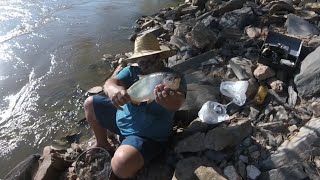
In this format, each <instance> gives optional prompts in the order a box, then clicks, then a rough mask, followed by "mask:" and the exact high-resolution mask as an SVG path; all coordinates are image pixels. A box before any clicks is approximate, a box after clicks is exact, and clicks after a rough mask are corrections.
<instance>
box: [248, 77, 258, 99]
mask: <svg viewBox="0 0 320 180" xmlns="http://www.w3.org/2000/svg"><path fill="white" fill-rule="evenodd" d="M258 88H259V84H258V82H257V80H256V79H255V78H250V79H249V80H248V89H247V92H246V96H247V99H252V98H253V97H254V96H255V95H256V94H257V91H258Z"/></svg>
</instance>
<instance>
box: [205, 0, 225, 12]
mask: <svg viewBox="0 0 320 180" xmlns="http://www.w3.org/2000/svg"><path fill="white" fill-rule="evenodd" d="M221 2H222V0H207V2H206V3H205V8H206V10H207V11H211V10H212V9H214V8H215V7H217V6H219V4H221Z"/></svg>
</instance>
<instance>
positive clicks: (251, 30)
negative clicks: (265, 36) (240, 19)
mask: <svg viewBox="0 0 320 180" xmlns="http://www.w3.org/2000/svg"><path fill="white" fill-rule="evenodd" d="M245 31H246V33H247V35H248V36H249V38H252V39H254V38H258V37H259V36H260V35H261V28H258V27H251V26H249V27H246V28H245Z"/></svg>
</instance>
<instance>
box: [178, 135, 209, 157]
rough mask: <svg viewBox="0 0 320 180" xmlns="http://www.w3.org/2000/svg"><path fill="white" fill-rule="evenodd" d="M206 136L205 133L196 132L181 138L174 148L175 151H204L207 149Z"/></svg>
mask: <svg viewBox="0 0 320 180" xmlns="http://www.w3.org/2000/svg"><path fill="white" fill-rule="evenodd" d="M204 137H205V133H201V132H198V133H195V134H193V135H191V136H189V137H187V138H185V139H183V140H180V141H179V142H178V144H177V145H176V147H175V148H174V151H175V152H176V153H184V152H199V151H203V150H205V149H206V148H205V146H204Z"/></svg>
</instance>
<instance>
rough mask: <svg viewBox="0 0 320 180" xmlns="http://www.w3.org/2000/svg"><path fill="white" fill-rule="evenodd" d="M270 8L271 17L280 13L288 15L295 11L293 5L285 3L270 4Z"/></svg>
mask: <svg viewBox="0 0 320 180" xmlns="http://www.w3.org/2000/svg"><path fill="white" fill-rule="evenodd" d="M270 5H271V6H270ZM269 6H270V8H269V14H271V15H273V14H278V13H280V14H283V13H284V12H285V13H286V14H288V13H293V12H294V11H295V9H294V7H293V4H290V3H287V2H285V1H276V2H274V3H270V4H269Z"/></svg>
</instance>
